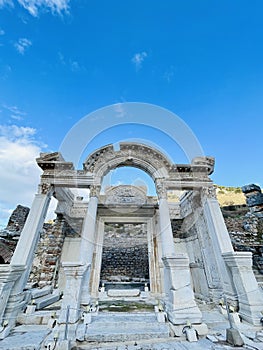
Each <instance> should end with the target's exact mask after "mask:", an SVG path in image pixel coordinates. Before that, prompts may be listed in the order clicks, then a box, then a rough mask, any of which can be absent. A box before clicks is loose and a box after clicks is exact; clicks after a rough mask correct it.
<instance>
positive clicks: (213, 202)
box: [202, 186, 237, 302]
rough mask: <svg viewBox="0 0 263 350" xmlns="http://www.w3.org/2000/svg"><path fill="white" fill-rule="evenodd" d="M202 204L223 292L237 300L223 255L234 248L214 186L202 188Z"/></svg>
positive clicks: (231, 298)
mask: <svg viewBox="0 0 263 350" xmlns="http://www.w3.org/2000/svg"><path fill="white" fill-rule="evenodd" d="M202 205H203V214H204V219H205V222H206V225H207V229H208V234H209V236H210V238H211V241H212V244H213V252H214V258H215V260H216V263H217V267H218V271H219V274H220V280H221V283H222V288H223V293H224V294H225V295H226V296H227V297H228V298H229V299H230V300H232V301H233V302H235V301H236V299H237V295H236V292H235V287H234V284H233V281H232V277H231V274H230V273H229V271H228V269H227V267H226V263H225V261H224V259H223V256H222V254H224V253H231V252H232V253H233V252H234V250H233V247H232V243H231V240H230V236H229V233H228V231H227V228H226V224H225V221H224V218H223V215H222V212H221V209H220V206H219V203H218V201H217V199H216V194H215V189H214V187H213V186H210V187H207V188H203V189H202Z"/></svg>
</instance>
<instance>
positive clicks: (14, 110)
mask: <svg viewBox="0 0 263 350" xmlns="http://www.w3.org/2000/svg"><path fill="white" fill-rule="evenodd" d="M2 107H3V108H5V109H7V110H8V111H9V112H10V113H11V115H10V117H11V118H12V119H15V120H22V119H23V117H24V116H25V115H26V112H23V111H21V109H19V108H18V107H17V106H7V105H5V104H3V105H2Z"/></svg>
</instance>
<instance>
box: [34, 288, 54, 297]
mask: <svg viewBox="0 0 263 350" xmlns="http://www.w3.org/2000/svg"><path fill="white" fill-rule="evenodd" d="M50 293H51V287H50V286H48V287H44V288H41V289H40V288H35V289H32V290H31V297H32V299H36V298H40V297H43V296H44V295H47V294H50Z"/></svg>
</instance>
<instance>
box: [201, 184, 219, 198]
mask: <svg viewBox="0 0 263 350" xmlns="http://www.w3.org/2000/svg"><path fill="white" fill-rule="evenodd" d="M201 196H202V199H203V201H204V200H205V199H206V198H209V199H217V197H216V188H215V186H214V185H210V186H207V187H202V189H201Z"/></svg>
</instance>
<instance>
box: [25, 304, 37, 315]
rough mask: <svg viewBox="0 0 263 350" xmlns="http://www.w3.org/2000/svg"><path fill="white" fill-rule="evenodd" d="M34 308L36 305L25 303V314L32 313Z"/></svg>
mask: <svg viewBox="0 0 263 350" xmlns="http://www.w3.org/2000/svg"><path fill="white" fill-rule="evenodd" d="M35 310H36V305H27V307H26V314H33V313H34V312H35Z"/></svg>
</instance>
